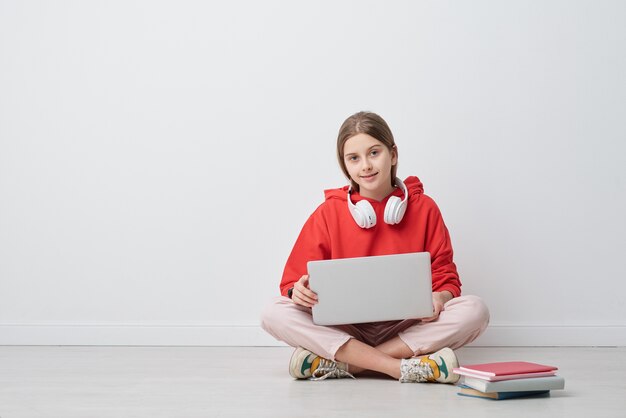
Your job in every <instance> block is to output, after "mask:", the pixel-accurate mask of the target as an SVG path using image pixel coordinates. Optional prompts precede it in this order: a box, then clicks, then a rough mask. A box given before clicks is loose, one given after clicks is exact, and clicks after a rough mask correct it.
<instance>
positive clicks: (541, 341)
mask: <svg viewBox="0 0 626 418" xmlns="http://www.w3.org/2000/svg"><path fill="white" fill-rule="evenodd" d="M0 345H96V346H99V345H102V346H111V345H112V346H116V345H120V346H126V345H130V346H133V345H137V346H281V345H284V344H282V343H280V342H278V341H276V340H274V339H273V338H272V337H271V336H269V335H268V334H267V333H265V332H264V331H263V330H262V329H261V328H260V327H259V326H258V325H227V326H222V325H202V324H200V325H195V324H194V325H190V324H173V325H172V324H119V323H111V324H101V323H100V324H92V323H89V324H76V323H45V324H43V323H39V324H38V323H21V324H17V323H12V324H9V323H4V324H0ZM470 346H476V347H486V346H496V347H507V346H601V347H607V346H608V347H610V346H626V326H553V325H497V324H495V325H490V326H489V327H488V328H487V330H486V331H485V332H484V334H483V335H481V336H480V337H479V338H478V339H477V340H476V341H474V342H473V343H472V344H470Z"/></svg>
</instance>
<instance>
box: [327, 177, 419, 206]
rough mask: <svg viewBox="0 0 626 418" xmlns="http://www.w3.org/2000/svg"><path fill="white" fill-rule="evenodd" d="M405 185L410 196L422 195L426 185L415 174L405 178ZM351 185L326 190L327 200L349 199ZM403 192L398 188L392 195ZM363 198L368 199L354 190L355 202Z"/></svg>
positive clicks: (353, 199)
mask: <svg viewBox="0 0 626 418" xmlns="http://www.w3.org/2000/svg"><path fill="white" fill-rule="evenodd" d="M404 185H405V186H406V189H407V190H408V191H409V197H411V196H416V195H421V194H423V193H424V185H423V184H422V182H421V181H420V179H419V178H417V177H415V176H409V177H407V178H406V180H404ZM349 187H350V186H343V187H341V188H339V189H328V190H324V196H325V198H326V200H330V199H339V200H343V201H347V200H348V199H347V197H348V188H349ZM402 194H403V193H402V189H399V188H396V189H394V191H393V192H392V193H391V196H399V197H402ZM362 199H366V198H364V197H361V195H360V194H359V193H358V192H352V201H353V202H358V201H359V200H362Z"/></svg>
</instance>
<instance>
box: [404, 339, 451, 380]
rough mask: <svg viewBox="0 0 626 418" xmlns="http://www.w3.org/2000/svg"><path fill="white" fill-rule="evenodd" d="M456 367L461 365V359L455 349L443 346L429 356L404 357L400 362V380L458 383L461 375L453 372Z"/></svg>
mask: <svg viewBox="0 0 626 418" xmlns="http://www.w3.org/2000/svg"><path fill="white" fill-rule="evenodd" d="M455 367H459V361H458V360H457V358H456V354H454V351H452V349H450V348H447V347H446V348H442V349H441V350H439V351H437V352H436V353H433V354H430V355H427V356H421V357H413V358H409V359H403V360H402V361H401V363H400V373H401V377H400V382H401V383H409V382H410V383H413V382H439V383H456V382H457V381H458V380H459V377H460V376H459V375H458V374H456V373H452V369H454V368H455Z"/></svg>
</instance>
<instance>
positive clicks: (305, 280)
mask: <svg viewBox="0 0 626 418" xmlns="http://www.w3.org/2000/svg"><path fill="white" fill-rule="evenodd" d="M291 300H293V302H294V303H296V304H297V305H301V306H306V307H307V308H312V307H313V305H315V304H316V303H317V293H315V292H314V291H312V290H311V289H309V275H308V274H305V275H304V276H302V277H300V280H298V281H297V282H296V283H295V284H294V285H293V293H292V294H291Z"/></svg>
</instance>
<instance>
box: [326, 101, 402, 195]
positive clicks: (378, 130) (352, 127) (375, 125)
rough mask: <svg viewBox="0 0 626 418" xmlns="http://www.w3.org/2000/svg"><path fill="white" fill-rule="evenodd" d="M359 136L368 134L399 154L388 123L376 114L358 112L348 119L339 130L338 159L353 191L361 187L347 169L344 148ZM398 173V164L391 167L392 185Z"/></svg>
mask: <svg viewBox="0 0 626 418" xmlns="http://www.w3.org/2000/svg"><path fill="white" fill-rule="evenodd" d="M357 134H367V135H369V136H371V137H372V138H375V139H377V140H379V141H380V142H382V143H383V144H384V145H385V146H386V147H387V148H388V149H389V152H391V153H393V152H394V151H396V152H397V148H396V142H395V140H394V139H393V134H392V133H391V129H389V125H387V122H385V120H384V119H383V118H381V117H380V116H378V115H377V114H376V113H373V112H358V113H355V114H354V115H352V116H350V117H349V118H348V119H346V120H345V121H344V122H343V124H342V125H341V128H339V135H338V136H337V159H338V160H339V166H340V167H341V171H343V174H345V176H346V177H347V178H348V180H350V184H352V189H353V190H356V191H359V185H358V184H356V183H355V182H354V181H353V180H352V178H351V177H350V174H349V173H348V169H347V168H346V162H345V161H344V159H343V146H344V145H345V143H346V141H347V140H348V139H350V138H352V137H353V136H354V135H357ZM397 171H398V164H397V163H396V164H395V165H393V166H392V167H391V185H392V186H393V185H394V182H395V178H396V172H397Z"/></svg>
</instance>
